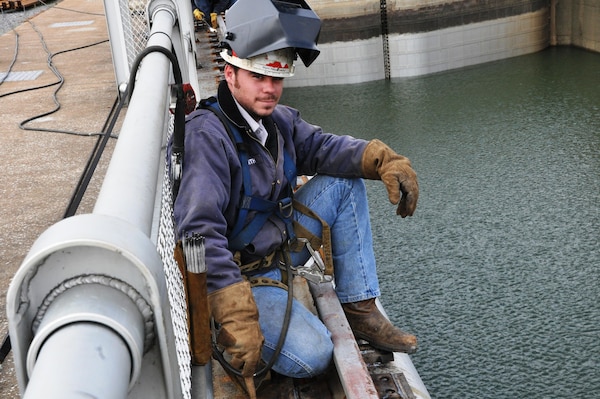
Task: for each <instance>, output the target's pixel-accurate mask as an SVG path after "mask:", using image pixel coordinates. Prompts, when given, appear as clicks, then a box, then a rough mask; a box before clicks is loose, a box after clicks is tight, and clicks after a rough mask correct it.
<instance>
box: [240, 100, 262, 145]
mask: <svg viewBox="0 0 600 399" xmlns="http://www.w3.org/2000/svg"><path fill="white" fill-rule="evenodd" d="M233 101H235V105H237V107H238V109H239V111H240V114H242V116H243V117H244V119H245V120H246V122H248V126H250V129H252V131H253V132H254V134H255V135H256V138H257V139H258V140H259V141H260V142H261V144H262V145H265V143H266V142H267V136H268V133H267V129H265V127H264V126H263V123H262V119H261V120H259V121H258V122H257V121H255V120H254V118H253V117H251V116H250V114H249V113H248V111H246V110H245V109H244V107H242V106H241V105H240V103H238V102H237V100H236V99H235V98H234V99H233Z"/></svg>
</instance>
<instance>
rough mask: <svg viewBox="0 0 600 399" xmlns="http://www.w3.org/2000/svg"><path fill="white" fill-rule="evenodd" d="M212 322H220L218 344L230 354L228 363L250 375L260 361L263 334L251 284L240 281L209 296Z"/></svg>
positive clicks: (244, 374) (243, 373)
mask: <svg viewBox="0 0 600 399" xmlns="http://www.w3.org/2000/svg"><path fill="white" fill-rule="evenodd" d="M208 304H209V306H210V311H211V314H212V316H213V318H214V319H215V322H217V323H219V324H220V325H221V329H220V330H219V335H218V336H217V343H218V344H219V345H223V346H224V347H225V350H226V351H227V352H228V353H229V354H230V355H231V356H232V359H231V365H232V366H233V367H235V368H236V369H240V368H241V371H242V375H243V376H244V377H251V376H252V375H253V374H254V373H255V371H256V367H257V365H258V362H259V361H260V352H261V349H262V345H263V342H264V337H263V335H262V332H261V330H260V325H259V324H258V308H257V307H256V302H255V301H254V297H253V296H252V290H251V289H250V283H248V282H247V281H242V282H239V283H236V284H232V285H230V286H227V287H225V288H221V289H219V290H217V291H215V292H212V293H210V294H209V295H208Z"/></svg>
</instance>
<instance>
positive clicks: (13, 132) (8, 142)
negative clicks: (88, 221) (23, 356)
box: [0, 0, 119, 399]
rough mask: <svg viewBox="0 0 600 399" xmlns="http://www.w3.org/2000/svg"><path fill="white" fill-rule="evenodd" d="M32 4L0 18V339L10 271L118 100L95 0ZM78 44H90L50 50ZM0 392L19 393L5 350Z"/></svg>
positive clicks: (89, 195) (53, 218) (71, 186)
mask: <svg viewBox="0 0 600 399" xmlns="http://www.w3.org/2000/svg"><path fill="white" fill-rule="evenodd" d="M38 11H39V12H37V13H33V14H37V15H35V16H31V15H32V14H28V15H27V16H25V14H23V15H22V16H21V17H17V16H16V15H11V16H10V21H8V20H5V19H3V23H2V24H0V26H1V27H2V31H0V32H2V34H1V35H0V54H1V56H0V81H2V76H4V75H5V74H6V72H8V71H10V74H8V77H7V78H6V79H4V81H3V82H2V83H1V84H0V113H1V115H2V123H1V124H0V165H1V166H0V168H1V171H2V173H0V190H1V195H0V339H4V337H5V335H6V334H7V332H8V325H7V317H6V310H5V309H6V294H7V290H8V287H9V284H10V281H11V278H12V277H13V275H14V274H15V272H16V271H17V269H18V268H19V266H20V264H21V262H22V261H23V259H24V258H25V256H26V254H27V252H28V251H29V248H30V247H31V245H32V244H33V242H34V241H35V240H36V239H37V237H38V236H39V235H40V234H41V233H42V232H44V231H45V230H46V229H47V228H48V227H50V226H52V225H53V224H54V223H56V222H58V221H59V220H60V219H62V218H63V216H64V214H65V210H66V208H67V206H68V204H69V202H70V200H71V197H72V195H73V193H74V190H75V188H76V186H77V184H78V181H79V179H80V176H81V174H82V172H83V171H84V169H85V167H86V164H87V161H88V159H89V157H90V155H91V153H92V150H93V148H94V146H95V144H96V142H97V140H98V136H97V134H98V133H100V132H101V131H102V128H103V126H104V124H105V121H106V120H107V118H108V116H109V114H110V110H111V108H112V106H113V103H114V102H115V100H116V98H117V88H116V84H115V76H114V72H113V66H112V59H111V54H110V46H109V43H108V34H107V28H106V20H105V16H104V7H103V2H102V0H63V1H60V2H52V3H49V6H48V7H47V9H45V10H41V9H38ZM7 15H8V14H7ZM5 16H6V15H2V16H1V17H2V18H4V17H5ZM19 18H22V21H19ZM18 22H20V24H18V25H16V24H17V23H18ZM71 22H72V24H69V23H71ZM81 22H85V25H84V24H80V23H81ZM57 23H61V24H60V25H57ZM5 26H10V29H5ZM13 27H14V29H13ZM83 46H90V47H86V48H82V49H77V50H73V51H68V52H65V53H61V54H56V53H60V52H62V51H65V50H71V49H76V48H79V47H83ZM49 54H50V55H54V54H56V55H54V56H53V57H50V55H49ZM49 58H51V59H52V64H53V66H54V68H55V69H56V70H57V71H58V73H59V74H60V76H61V77H62V78H61V77H57V76H56V75H55V74H54V73H53V72H52V69H51V66H50V65H49V63H48V59H49ZM13 61H14V63H13ZM11 65H12V66H11ZM36 75H37V77H35V78H33V79H32V78H31V77H32V76H36ZM61 79H63V83H62V87H60V90H59V91H58V94H57V95H56V100H57V101H58V102H59V103H60V108H59V109H58V110H57V111H56V112H53V113H51V114H49V115H47V116H44V117H42V118H39V119H35V120H33V121H31V122H28V123H24V124H23V121H26V120H27V119H29V118H32V117H34V116H36V115H40V114H44V113H47V112H50V111H52V110H54V109H55V108H57V105H56V104H55V100H54V93H55V91H56V90H57V88H58V87H59V85H58V84H55V85H52V86H51V87H46V88H39V87H40V86H44V85H50V84H52V83H56V82H60V80H61ZM20 124H23V127H25V128H27V129H36V128H42V129H46V130H50V131H37V130H23V129H22V128H20V127H19V125H20ZM118 128H119V124H117V126H116V129H115V132H116V133H118ZM52 130H61V131H68V132H69V133H68V134H67V133H58V132H53V131H52ZM115 142H116V140H115V139H111V140H109V143H108V146H107V149H106V151H105V153H104V155H103V157H102V160H101V162H100V165H99V167H98V170H97V172H96V174H95V175H94V178H93V179H92V181H91V184H90V187H89V189H88V191H87V192H86V194H85V196H84V198H83V201H82V203H81V206H80V208H79V210H78V213H89V212H91V211H92V209H93V204H94V202H95V198H96V195H97V193H98V191H99V188H100V185H101V181H102V178H103V176H104V172H105V170H106V167H107V165H108V161H109V160H110V155H111V153H112V149H113V147H114V144H115ZM0 397H1V398H3V399H12V398H18V397H19V393H18V388H17V384H16V378H15V372H14V363H13V359H12V354H10V355H9V356H8V357H7V359H6V360H5V361H4V363H3V364H2V368H1V370H0Z"/></svg>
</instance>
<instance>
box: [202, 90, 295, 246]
mask: <svg viewBox="0 0 600 399" xmlns="http://www.w3.org/2000/svg"><path fill="white" fill-rule="evenodd" d="M200 107H201V108H204V109H207V110H210V111H212V112H213V113H214V114H215V115H216V116H217V117H218V118H219V120H220V121H221V123H222V124H223V126H224V127H225V130H226V131H227V134H228V135H229V137H230V138H231V140H232V141H233V143H234V144H235V147H236V150H237V153H238V157H239V159H240V164H241V168H242V186H243V190H244V193H243V195H242V198H241V199H240V204H239V211H238V215H237V220H236V222H235V225H234V227H233V229H232V230H231V233H230V234H229V239H228V240H229V248H230V249H231V250H233V251H241V250H242V249H244V248H246V247H247V246H248V245H249V244H250V243H251V242H252V240H253V239H254V237H256V235H257V234H258V232H259V231H260V229H261V228H262V227H263V225H264V224H265V223H266V221H267V219H269V217H270V216H271V215H275V216H277V217H279V218H280V219H281V220H282V221H283V222H284V223H285V226H286V229H287V232H288V238H289V240H290V241H291V242H293V241H294V240H295V235H294V226H293V219H292V215H293V211H294V204H293V196H292V194H293V186H292V184H293V182H295V181H296V165H295V163H294V161H293V160H292V157H291V155H290V154H289V153H288V151H285V150H284V152H283V170H284V174H285V177H286V178H287V180H288V183H289V185H290V186H289V188H288V190H287V192H288V196H286V197H284V198H281V199H279V200H277V201H271V200H267V199H264V198H260V197H256V196H253V195H252V179H251V177H250V168H249V165H248V159H249V158H248V145H247V144H246V142H245V141H244V139H243V137H242V133H241V132H240V129H239V128H238V127H237V126H234V125H233V123H232V122H231V121H230V120H229V118H227V117H226V116H225V115H224V114H223V111H221V108H220V107H219V104H218V102H217V100H216V98H214V97H210V98H208V99H205V100H202V101H201V102H200ZM250 211H254V212H256V214H255V215H254V217H253V218H252V220H251V221H250V222H248V224H245V223H246V219H247V217H248V213H249V212H250Z"/></svg>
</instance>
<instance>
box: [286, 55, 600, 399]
mask: <svg viewBox="0 0 600 399" xmlns="http://www.w3.org/2000/svg"><path fill="white" fill-rule="evenodd" d="M283 102H284V103H287V104H290V105H292V106H295V107H297V108H299V109H300V110H301V111H302V114H303V116H304V118H305V119H307V120H308V121H310V122H312V123H315V124H318V125H321V126H323V127H324V129H325V130H327V131H331V132H335V133H340V134H342V133H348V134H352V135H354V136H357V137H362V138H365V139H372V138H379V139H382V140H384V141H385V142H386V143H388V144H389V145H390V146H392V147H393V148H394V149H396V150H397V151H398V152H399V153H402V154H404V155H406V156H408V157H409V158H410V159H411V161H412V162H413V166H414V167H415V169H416V170H417V173H418V175H419V184H420V189H421V196H420V200H419V206H418V209H417V212H416V214H415V216H414V217H412V218H407V219H400V218H399V217H397V216H395V213H394V208H393V207H392V206H391V205H390V204H389V202H388V201H387V196H386V192H385V189H384V188H383V185H382V184H381V183H380V182H368V188H369V201H370V205H371V217H372V225H373V234H374V237H375V241H376V253H377V260H378V267H379V275H380V280H381V285H382V290H383V292H384V294H383V297H382V302H383V303H384V305H385V307H386V310H387V311H388V313H389V315H390V318H392V320H393V321H394V322H395V323H396V324H398V325H400V326H402V327H403V328H405V329H406V330H408V331H411V332H414V333H416V334H417V335H418V336H419V339H420V349H419V351H418V353H417V354H415V355H414V356H413V357H412V358H413V362H414V363H415V366H416V367H417V369H418V370H419V372H420V374H421V377H422V379H423V381H424V382H425V384H426V385H427V387H428V389H429V391H430V393H431V395H432V397H434V398H494V399H496V398H554V397H568V398H592V397H600V364H599V363H600V360H599V359H600V305H599V302H600V271H599V266H600V244H599V236H600V235H599V233H598V231H599V230H600V215H599V209H600V184H599V182H600V54H595V53H590V52H586V51H583V50H578V49H574V48H554V49H549V50H546V51H543V52H540V53H536V54H532V55H527V56H522V57H517V58H513V59H509V60H503V61H499V62H494V63H489V64H485V65H480V66H476V67H470V68H465V69H461V70H456V71H450V72H445V73H440V74H436V75H431V76H427V77H419V78H404V79H398V80H392V81H379V82H372V83H364V84H358V85H342V86H328V87H312V88H311V87H309V88H293V89H291V88H290V89H286V92H285V94H284V99H283Z"/></svg>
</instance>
